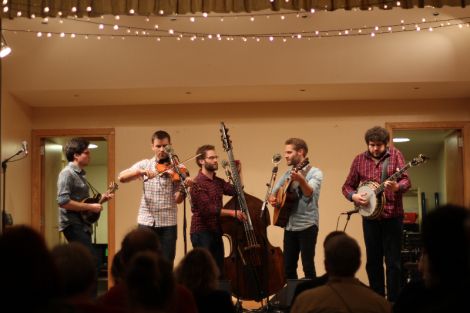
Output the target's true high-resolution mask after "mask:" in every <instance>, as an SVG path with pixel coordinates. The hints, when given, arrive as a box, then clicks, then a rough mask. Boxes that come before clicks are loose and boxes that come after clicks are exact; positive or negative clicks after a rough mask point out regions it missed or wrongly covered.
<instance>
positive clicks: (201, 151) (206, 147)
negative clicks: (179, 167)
mask: <svg viewBox="0 0 470 313" xmlns="http://www.w3.org/2000/svg"><path fill="white" fill-rule="evenodd" d="M210 150H215V147H214V146H213V145H203V146H200V147H199V148H197V150H196V155H198V154H201V155H200V156H198V157H196V164H197V166H199V167H202V165H201V164H200V163H199V161H201V160H204V159H205V158H206V156H207V151H210Z"/></svg>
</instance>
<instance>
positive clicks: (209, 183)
mask: <svg viewBox="0 0 470 313" xmlns="http://www.w3.org/2000/svg"><path fill="white" fill-rule="evenodd" d="M194 182H195V185H194V186H193V187H192V188H191V191H190V194H191V202H192V208H191V211H192V212H193V216H192V219H191V234H193V233H197V232H201V231H211V232H217V233H221V232H222V230H221V226H220V210H221V209H222V206H223V203H222V198H223V195H228V196H234V195H235V194H236V192H235V188H234V187H233V186H232V185H231V184H230V183H228V182H226V181H224V180H223V179H222V178H219V177H217V176H215V174H214V178H213V179H210V178H209V177H207V176H206V175H204V174H202V172H201V171H199V174H198V175H197V176H196V178H195V179H194Z"/></svg>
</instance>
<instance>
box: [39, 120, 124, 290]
mask: <svg viewBox="0 0 470 313" xmlns="http://www.w3.org/2000/svg"><path fill="white" fill-rule="evenodd" d="M72 137H84V138H86V139H88V140H89V141H90V150H91V162H90V164H89V165H88V166H87V168H86V171H87V178H88V180H89V182H90V183H91V184H92V185H93V186H94V187H95V188H96V189H97V190H98V191H99V192H100V193H104V192H105V191H106V189H107V186H108V185H109V184H110V183H111V182H112V181H114V177H115V173H114V171H115V166H114V164H115V162H114V129H90V130H81V129H70V130H63V129H61V130H33V131H32V148H31V156H32V186H31V190H32V199H31V203H32V217H31V220H32V226H33V227H34V228H36V229H37V230H38V231H40V232H41V234H43V235H44V238H45V239H46V243H47V244H48V246H49V247H53V246H55V245H57V244H59V243H63V242H65V239H64V238H63V237H62V234H61V233H59V231H58V209H57V208H58V207H57V202H56V196H57V176H58V174H59V172H60V171H61V170H62V168H63V167H64V166H65V165H66V164H67V161H66V159H65V158H64V156H63V152H62V149H63V148H62V147H63V145H64V144H65V143H66V142H67V141H68V140H69V139H70V138H72ZM91 144H93V145H94V146H96V148H94V149H93V148H92V145H91ZM106 205H107V208H106ZM104 208H105V209H104V210H103V211H102V213H101V216H100V219H99V220H98V223H97V224H94V226H93V230H94V233H93V237H92V242H93V243H94V246H95V248H96V250H97V257H98V262H99V263H100V264H101V265H103V271H102V273H101V276H102V277H103V279H102V281H101V283H107V285H108V286H109V284H110V280H108V279H107V277H108V275H107V273H109V269H110V264H111V262H112V258H113V257H114V254H115V249H114V247H115V235H114V234H115V230H114V229H115V217H114V201H109V202H108V203H106V204H105V205H104ZM105 278H106V279H105ZM99 282H100V281H99Z"/></svg>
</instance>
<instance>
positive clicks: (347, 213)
mask: <svg viewBox="0 0 470 313" xmlns="http://www.w3.org/2000/svg"><path fill="white" fill-rule="evenodd" d="M358 212H359V210H358V209H355V210H349V211H347V212H344V213H340V215H339V216H338V220H337V221H336V230H338V224H339V218H340V217H341V215H347V217H346V223H345V224H344V228H343V231H344V232H346V227H347V226H348V223H349V220H350V219H351V215H353V214H355V213H358Z"/></svg>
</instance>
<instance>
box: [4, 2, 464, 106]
mask: <svg viewBox="0 0 470 313" xmlns="http://www.w3.org/2000/svg"><path fill="white" fill-rule="evenodd" d="M256 14H261V15H253V16H252V15H233V14H225V15H217V16H215V15H214V18H202V17H200V16H196V18H195V20H194V21H192V20H191V18H190V17H189V16H181V15H180V16H177V17H168V16H166V17H158V16H151V17H149V18H145V17H143V16H122V17H120V19H119V20H117V19H116V18H115V17H113V16H104V17H103V18H95V19H90V20H86V19H73V18H71V19H64V20H61V19H58V18H49V20H48V21H44V20H43V19H42V18H35V19H26V18H15V19H13V20H2V23H3V25H2V28H3V29H4V31H3V34H4V36H5V38H6V40H7V42H8V45H9V46H10V47H11V48H12V49H13V52H12V53H11V55H9V56H8V57H6V58H4V59H2V84H3V88H4V90H6V91H8V92H10V93H11V94H12V95H13V96H14V97H16V98H17V99H18V100H20V101H22V102H24V103H26V104H28V105H30V106H32V107H45V106H84V105H88V106H92V105H151V104H174V103H178V104H191V103H223V102H232V103H233V102H274V101H284V102H290V101H323V100H373V99H445V98H470V74H468V73H470V58H468V51H470V40H469V38H470V27H469V26H468V24H467V23H468V22H469V21H470V8H468V7H467V8H459V7H445V8H440V9H435V8H429V7H427V8H422V9H409V10H405V9H400V8H394V9H392V10H379V9H375V10H372V11H360V10H351V11H344V10H336V11H333V12H324V11H321V12H315V13H313V14H310V13H303V14H292V12H287V11H285V12H282V11H281V12H280V13H279V14H278V13H276V14H274V13H272V12H270V11H261V12H258V13H256ZM282 14H284V15H282ZM282 16H283V17H284V18H282ZM251 17H254V19H253V20H252V18H251ZM423 21H424V22H423ZM460 22H464V23H463V24H462V27H461V28H459V27H458V26H457V25H456V24H458V23H460ZM447 23H449V25H447ZM100 24H103V29H100V26H99V25H100ZM441 24H442V25H443V26H445V27H440V25H441ZM454 24H455V25H454ZM113 25H118V30H114V29H113ZM155 25H158V31H155ZM402 25H406V26H405V30H406V31H403V30H402ZM376 26H377V27H378V30H375V27H376ZM431 26H432V27H433V31H429V30H428V29H427V28H428V27H431ZM389 27H390V29H391V30H392V31H391V32H389V31H388V28H389ZM417 27H420V31H417ZM359 29H361V31H362V32H361V33H359ZM128 30H129V31H130V32H128ZM170 30H173V34H170V33H169V32H170ZM346 30H348V34H346ZM136 31H137V32H139V33H138V34H136V33H135V32H136ZM142 31H145V32H146V34H145V35H142ZM315 31H319V33H320V34H321V36H315V35H314V34H315ZM38 32H41V35H42V36H41V37H38ZM61 32H64V37H63V38H62V37H61V36H60V33H61ZM302 32H304V33H303V35H302V37H301V38H300V39H299V38H298V37H297V34H300V33H302ZM370 32H375V33H377V35H376V36H374V37H372V36H371V35H370ZM382 32H384V33H382ZM48 33H50V34H51V35H50V37H48ZM72 34H74V35H72ZM195 34H197V36H196V38H195V39H194V40H191V37H193V36H194V35H195ZM217 34H220V35H221V40H217ZM249 34H251V35H249ZM359 34H366V35H359ZM180 35H182V38H181V37H180ZM209 35H211V36H212V39H209V37H210V36H209ZM72 36H75V38H72ZM98 36H100V39H98ZM270 36H272V37H273V38H272V39H273V40H272V41H271V40H270V39H269V37H270ZM292 36H293V37H294V38H292ZM310 37H311V38H310ZM178 38H179V40H178ZM244 39H246V41H244ZM284 39H285V41H284Z"/></svg>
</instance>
